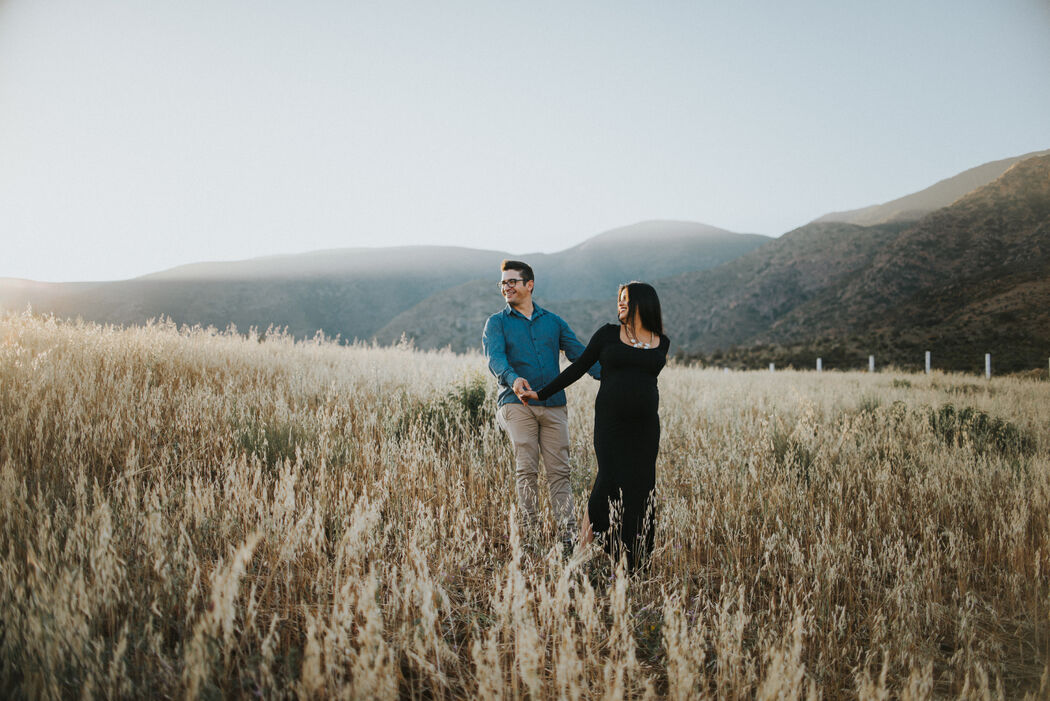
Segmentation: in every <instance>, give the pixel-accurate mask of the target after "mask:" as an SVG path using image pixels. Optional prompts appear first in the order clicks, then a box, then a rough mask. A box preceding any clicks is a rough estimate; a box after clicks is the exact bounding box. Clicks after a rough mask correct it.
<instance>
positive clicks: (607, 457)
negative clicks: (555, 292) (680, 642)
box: [482, 260, 670, 569]
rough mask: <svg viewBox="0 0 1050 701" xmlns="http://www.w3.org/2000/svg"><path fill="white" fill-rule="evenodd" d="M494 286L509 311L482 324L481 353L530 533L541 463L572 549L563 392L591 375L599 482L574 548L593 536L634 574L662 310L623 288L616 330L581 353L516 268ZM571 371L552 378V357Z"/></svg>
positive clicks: (651, 296) (648, 503) (648, 535)
mask: <svg viewBox="0 0 1050 701" xmlns="http://www.w3.org/2000/svg"><path fill="white" fill-rule="evenodd" d="M500 267H501V270H502V273H503V275H502V279H501V280H500V283H499V286H500V290H501V291H502V293H503V297H504V299H505V300H506V301H507V306H506V307H505V308H504V309H503V310H502V311H500V312H498V313H496V314H493V315H492V316H491V317H489V319H488V321H487V322H486V324H485V331H484V334H483V336H482V344H483V347H484V350H485V355H486V357H487V358H488V366H489V370H490V371H491V372H492V374H493V375H495V376H496V379H497V381H498V383H499V388H500V392H499V399H498V404H499V407H498V410H497V413H496V417H497V421H498V422H499V424H500V426H501V427H502V428H503V429H504V430H505V431H506V432H507V435H508V436H509V437H510V440H511V443H512V444H513V446H514V458H515V472H516V481H517V492H518V504H519V506H520V508H521V512H522V516H523V519H524V521H525V525H526V527H527V528H536V527H537V508H536V491H537V477H538V474H539V458H540V454H541V453H542V455H543V464H544V468H545V470H546V472H547V482H548V486H549V488H550V501H551V507H552V509H553V511H554V516H555V518H556V519H557V521H558V527H559V530H560V533H561V538H562V541H563V542H564V543H565V545H566V548H567V549H571V548H572V546H573V542H574V540H575V539H576V536H575V535H574V523H573V522H574V520H575V512H574V507H573V499H572V490H571V488H570V485H569V423H568V412H567V409H566V406H565V391H564V390H565V388H566V387H568V386H569V385H571V384H572V383H573V382H575V381H576V380H578V379H580V378H581V377H583V375H584V374H587V373H589V374H590V375H591V376H592V377H594V378H595V379H596V380H599V381H600V382H601V387H600V388H599V390H598V396H597V397H596V398H595V400H594V453H595V456H596V458H597V461H598V475H597V477H596V478H595V480H594V486H593V487H592V489H591V494H590V498H589V499H588V501H587V509H586V510H585V511H584V514H583V518H582V523H581V524H580V530H579V536H578V540H579V543H581V544H586V543H589V542H590V541H591V540H592V539H593V538H594V537H595V536H599V537H600V538H602V539H603V540H604V544H605V546H606V549H607V550H609V552H610V553H612V554H613V556H614V557H619V555H620V554H621V553H622V554H623V555H625V556H626V558H627V564H628V567H630V568H632V569H633V568H636V567H638V566H639V565H641V564H642V563H643V562H644V560H645V557H646V555H647V554H648V553H649V552H650V551H651V550H652V545H653V515H654V513H653V506H654V504H653V490H654V488H655V486H656V455H657V452H658V450H659V445H660V417H659V415H658V413H657V410H658V408H659V403H660V394H659V391H658V390H657V386H656V378H657V376H658V375H659V374H660V370H661V369H663V367H664V364H665V363H666V361H667V349H668V347H669V345H670V342H669V339H668V338H667V336H665V335H664V332H663V322H662V318H661V314H660V300H659V298H658V297H657V295H656V290H654V289H653V287H652V286H651V285H648V284H646V283H644V282H629V283H627V284H625V285H621V286H620V289H619V293H618V296H617V318H618V319H619V323H618V324H606V325H605V326H602V327H601V328H599V329H598V330H597V331H596V332H595V333H594V335H593V336H592V337H591V340H590V342H589V343H588V344H587V346H586V347H584V345H583V344H582V343H580V341H579V340H578V339H577V338H576V335H575V334H574V333H573V332H572V329H571V328H569V325H568V324H566V323H565V321H563V320H562V319H561V317H559V316H558V315H557V314H554V313H552V312H549V311H547V310H546V309H543V308H541V307H540V306H539V305H537V304H536V303H535V302H533V299H532V293H533V289H534V288H535V284H536V283H535V276H534V275H533V271H532V268H531V267H530V266H529V265H528V264H526V263H523V262H521V261H514V260H505V261H503V263H502V265H501V266H500ZM560 351H565V355H566V357H568V359H569V360H570V361H572V364H571V365H569V367H567V368H566V369H565V370H564V371H563V372H561V373H560V374H559V372H558V369H559V362H558V356H559V352H560Z"/></svg>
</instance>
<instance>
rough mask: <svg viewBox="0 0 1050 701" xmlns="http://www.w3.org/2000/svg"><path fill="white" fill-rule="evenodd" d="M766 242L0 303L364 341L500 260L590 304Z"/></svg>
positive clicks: (688, 228)
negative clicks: (621, 288)
mask: <svg viewBox="0 0 1050 701" xmlns="http://www.w3.org/2000/svg"><path fill="white" fill-rule="evenodd" d="M767 241H769V238H768V237H765V236H757V235H749V234H734V233H731V232H728V231H724V230H721V229H716V228H714V227H709V226H706V225H703V224H694V223H689V222H643V223H640V224H636V225H633V226H631V227H624V228H623V229H618V230H614V231H611V232H606V233H605V234H601V235H599V236H596V237H594V238H593V239H590V240H589V241H586V242H584V243H583V244H580V245H579V246H576V247H574V248H570V249H568V250H566V251H562V252H560V253H553V254H530V255H523V256H518V255H513V256H512V255H511V254H509V253H506V252H503V251H490V250H477V249H467V248H455V247H439V246H415V247H400V248H356V249H339V250H333V251H317V252H312V253H305V254H300V255H291V256H272V257H268V258H259V259H254V260H246V261H234V262H225V263H199V264H194V265H189V266H181V267H179V268H173V269H171V270H166V271H162V272H159V273H154V274H152V275H147V276H144V277H141V278H136V279H133V280H124V281H119V282H102V283H66V284H48V283H32V282H29V281H16V280H0V307H2V308H8V309H24V308H25V306H26V305H27V304H31V305H32V306H33V308H34V310H36V311H42V312H53V313H55V314H56V315H58V316H60V317H77V316H79V317H83V318H84V319H89V320H93V321H99V322H104V323H116V324H136V323H143V322H145V321H146V320H148V319H150V318H155V317H158V316H161V315H164V316H169V317H171V318H172V319H173V320H174V321H175V322H176V323H179V324H200V325H202V326H216V327H218V328H225V327H226V326H227V325H229V324H231V323H232V324H235V325H236V326H237V327H238V328H240V329H242V330H245V329H247V328H249V327H251V326H255V327H259V328H266V327H267V326H270V325H275V326H286V327H288V330H289V331H290V332H291V333H292V334H294V335H295V336H298V337H303V336H312V335H313V334H314V333H315V332H316V331H318V330H323V331H324V332H325V333H326V334H327V335H329V336H335V335H337V334H338V335H341V336H342V337H344V338H355V337H356V338H366V339H367V338H372V337H373V336H374V335H375V334H376V333H377V332H378V331H380V330H381V329H383V328H384V327H386V326H389V325H390V322H391V320H392V319H394V318H396V317H397V316H398V315H399V314H401V313H403V312H406V311H407V310H410V309H412V308H413V307H414V306H415V305H417V304H419V303H420V302H422V301H424V300H427V299H428V298H431V297H432V296H434V295H438V296H437V297H436V298H435V299H436V300H438V301H440V300H441V299H442V296H441V294H439V293H444V291H446V290H451V289H455V288H457V287H459V286H461V285H464V284H465V283H468V282H470V281H472V280H477V279H479V278H484V279H486V280H489V281H495V280H496V279H498V277H499V274H498V266H499V262H500V261H501V260H502V259H503V258H511V257H513V258H524V259H525V260H527V261H529V262H530V263H531V264H532V265H533V266H534V268H535V269H536V272H537V276H538V278H539V279H538V281H537V283H538V284H539V285H541V286H542V289H543V296H544V298H546V299H565V298H567V297H587V296H593V297H598V296H606V295H609V294H615V285H616V283H618V282H621V281H623V280H625V279H628V278H629V277H632V276H634V277H642V276H648V277H653V276H660V275H668V274H673V273H677V272H682V271H685V270H700V269H704V268H708V267H712V266H715V265H718V264H720V263H722V262H725V261H726V260H730V259H732V258H735V257H737V256H739V255H740V254H742V253H745V252H747V251H750V250H753V249H754V248H756V247H758V246H760V245H762V244H764V243H765V242H767ZM654 247H655V248H654ZM654 251H657V252H662V254H661V253H656V252H654ZM490 287H491V289H490ZM610 289H612V290H613V292H611V293H610V292H609V290H610ZM485 290H486V292H485V293H484V294H483V295H482V299H486V300H488V303H489V306H490V307H491V306H496V307H498V306H499V304H500V297H499V295H498V293H497V292H496V289H495V285H494V284H491V283H486V286H485ZM490 313H491V312H490ZM443 323H444V316H442V317H440V319H438V320H437V324H436V326H435V328H436V329H437V330H436V331H434V333H433V334H432V335H433V337H434V338H438V337H440V336H441V333H440V327H441V325H442V324H443ZM403 331H404V329H401V330H397V331H391V332H384V334H383V338H384V339H385V340H386V339H393V340H397V338H398V337H400V335H401V333H402V332H403ZM427 345H428V346H432V345H433V343H431V342H429V341H428V342H427Z"/></svg>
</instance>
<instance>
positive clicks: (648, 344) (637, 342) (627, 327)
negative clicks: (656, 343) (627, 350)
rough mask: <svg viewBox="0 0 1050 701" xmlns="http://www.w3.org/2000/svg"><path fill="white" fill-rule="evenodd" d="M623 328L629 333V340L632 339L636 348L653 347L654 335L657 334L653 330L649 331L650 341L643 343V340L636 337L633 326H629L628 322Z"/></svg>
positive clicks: (631, 341) (632, 343)
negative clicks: (632, 331)
mask: <svg viewBox="0 0 1050 701" xmlns="http://www.w3.org/2000/svg"><path fill="white" fill-rule="evenodd" d="M623 330H624V332H625V333H626V334H627V340H628V341H630V343H631V345H632V346H634V347H635V348H652V347H653V340H654V338H653V337H654V335H655V334H653V332H652V331H650V332H649V342H648V343H642V342H641V341H639V340H638V339H637V338H635V337H634V334H632V333H631V327H629V326H628V325H627V324H624V325H623Z"/></svg>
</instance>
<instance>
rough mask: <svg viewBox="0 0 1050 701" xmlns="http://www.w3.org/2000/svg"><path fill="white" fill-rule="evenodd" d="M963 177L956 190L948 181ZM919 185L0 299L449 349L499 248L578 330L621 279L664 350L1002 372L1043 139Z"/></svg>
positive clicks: (21, 285)
mask: <svg viewBox="0 0 1050 701" xmlns="http://www.w3.org/2000/svg"><path fill="white" fill-rule="evenodd" d="M1041 153H1044V154H1050V151H1048V152H1041ZM1004 164H1008V165H1006V166H1004ZM1000 169H1003V170H1002V172H1001V173H1000V174H999V175H998V176H997V177H995V178H992V179H990V180H988V179H987V178H988V176H989V174H990V173H994V172H997V171H999V170H1000ZM964 176H965V177H964ZM977 181H983V182H980V184H979V186H978V187H976V188H974V189H972V190H971V191H969V192H968V193H965V194H963V195H962V196H958V197H956V196H955V192H954V190H953V188H958V187H959V186H960V183H972V182H977ZM930 192H934V194H935V195H936V197H940V198H947V197H949V196H951V197H953V199H952V202H951V203H950V204H949V205H947V206H944V207H940V208H938V209H936V210H935V211H932V212H930V213H927V214H925V216H923V217H922V218H921V219H919V220H918V221H907V220H895V215H893V214H892V211H898V210H893V208H890V209H884V210H883V211H882V214H880V215H879V216H880V217H882V218H883V219H887V221H882V222H880V223H877V224H873V225H867V226H862V225H859V224H856V223H850V222H844V221H831V220H828V217H834V216H835V215H828V217H822V218H821V219H819V220H816V221H814V222H812V223H810V224H807V225H805V226H803V227H800V228H798V229H795V230H793V231H791V232H788V233H786V234H784V235H783V236H781V237H780V238H777V239H769V238H767V237H761V236H754V235H744V234H733V233H731V232H726V231H724V230H720V229H717V228H715V227H709V226H706V225H702V224H694V223H689V222H666V221H665V222H659V221H657V222H640V223H638V224H634V225H631V226H628V227H621V228H620V229H615V230H612V231H609V232H606V233H604V234H601V235H598V236H595V237H593V238H592V239H589V240H588V241H585V242H584V243H582V244H580V245H578V246H574V247H572V248H570V249H567V250H565V251H561V252H559V253H554V254H531V255H530V254H523V255H510V254H507V253H503V252H500V251H483V250H477V249H457V248H453V247H414V248H408V249H346V250H339V251H318V252H314V253H310V254H303V255H302V256H287V257H280V256H279V257H270V258H265V259H256V260H254V261H241V262H238V263H235V264H200V265H196V266H183V267H181V268H177V269H173V270H170V271H163V272H161V273H157V274H154V275H150V276H145V277H143V278H137V279H135V280H128V281H122V282H116V283H69V284H65V285H47V284H45V283H32V282H28V281H11V280H7V281H4V280H0V306H4V307H7V308H18V309H20V308H24V306H25V304H26V303H27V302H28V303H32V304H33V307H34V309H35V310H37V311H45V312H46V311H54V312H55V313H56V314H58V315H59V316H82V317H84V318H86V319H93V320H97V321H103V322H111V323H123V324H127V323H141V322H143V321H145V320H146V319H148V318H151V317H156V316H160V315H168V316H171V317H172V318H173V319H174V320H175V321H176V322H178V323H190V324H202V325H214V326H217V327H220V328H224V327H225V326H226V325H227V324H229V323H234V324H236V325H237V327H238V328H240V329H242V330H244V329H247V328H248V327H249V326H256V327H259V328H265V327H266V326H269V325H271V324H273V325H277V326H287V327H288V328H289V330H290V331H291V332H292V333H293V334H295V335H296V336H300V337H302V336H310V335H313V333H314V332H315V331H316V330H317V329H324V331H325V333H326V334H328V335H335V334H340V335H342V336H343V337H344V338H353V337H358V338H373V337H374V338H375V339H377V340H378V341H380V342H382V343H394V342H397V341H398V340H399V339H400V338H401V337H402V336H404V337H407V338H411V339H413V341H414V343H415V344H416V345H417V346H419V347H424V348H440V347H446V346H448V347H451V348H452V349H454V350H457V351H462V350H467V349H470V348H478V347H479V346H480V338H481V329H482V327H483V325H484V321H485V319H486V318H487V317H488V316H489V315H490V314H492V313H493V312H495V311H498V310H499V309H501V308H502V306H503V302H502V298H501V296H500V294H499V291H498V289H497V288H496V285H495V280H496V278H497V276H498V273H497V266H498V263H499V261H500V260H501V259H502V258H504V257H511V258H521V259H524V260H526V261H528V262H530V263H531V264H532V265H533V266H534V268H535V269H536V275H537V283H536V300H537V302H538V303H539V304H540V305H542V306H545V307H547V308H548V309H550V310H552V311H554V312H556V313H558V314H559V315H561V316H562V317H563V318H565V319H566V320H567V321H568V322H569V323H570V325H572V326H573V328H574V329H575V330H576V332H577V334H578V335H579V336H580V338H581V340H584V341H585V340H586V339H587V338H588V337H589V335H590V333H591V332H592V331H593V330H594V329H595V328H596V327H597V326H599V325H600V324H602V323H606V322H608V321H613V320H614V318H615V306H614V305H615V293H616V285H617V283H620V282H625V281H627V280H629V279H632V278H633V279H645V280H647V281H650V282H654V283H655V284H656V286H657V288H658V289H659V291H660V294H661V298H662V300H663V304H664V315H665V322H666V326H667V328H668V330H669V333H670V334H671V335H672V337H673V339H674V347H673V350H674V351H675V352H676V353H678V354H679V355H686V356H691V357H696V358H700V359H702V360H705V361H707V362H712V363H717V364H731V365H738V366H741V365H746V366H751V367H755V366H761V365H764V364H765V363H767V362H770V361H774V362H777V363H778V364H784V363H789V364H794V365H798V366H804V367H812V364H813V361H814V360H815V358H816V357H817V356H818V355H819V356H821V357H823V358H825V367H835V366H836V365H838V366H841V367H847V366H849V367H858V366H861V365H863V363H864V361H865V360H866V357H867V354H868V353H875V354H877V356H878V362H879V364H880V365H882V364H885V363H896V364H898V365H902V366H911V367H914V366H915V365H916V364H918V363H919V362H920V360H921V353H922V350H925V349H931V350H934V352H935V357H936V358H937V359H938V361H939V363H938V364H937V366H938V367H945V368H954V369H969V370H974V369H978V367H979V363H980V362H981V360H980V359H981V358H983V353H984V352H986V351H987V352H992V353H993V354H994V356H995V361H994V362H995V363H996V367H997V369H998V370H1011V369H1025V368H1031V367H1045V362H1046V356H1047V355H1048V352H1050V282H1048V281H1050V155H1042V156H1035V157H1032V158H1027V159H1020V160H1019V159H1004V160H1003V161H997V162H995V163H992V164H985V165H984V166H980V167H978V168H974V169H971V170H969V171H966V173H963V174H960V176H957V177H956V178H950V179H948V180H946V181H942V183H938V184H937V185H935V186H933V187H931V188H927V190H924V191H923V193H926V194H927V195H929V194H930ZM920 194H922V193H916V195H920ZM924 198H925V200H923V201H926V202H930V201H932V200H931V199H930V197H927V196H926V195H924ZM907 199H908V198H901V200H897V201H895V202H901V201H904V200H907ZM921 199H923V198H919V199H917V200H915V201H919V200H921ZM934 199H936V198H934ZM890 204H892V203H890ZM879 207H886V206H883V205H880V206H879ZM877 209H878V207H875V208H866V209H865V210H863V211H867V212H869V214H870V213H871V212H875V210H877ZM891 210H892V211H891ZM858 211H861V210H858ZM901 211H902V210H901ZM912 211H914V210H912ZM224 266H225V267H224ZM338 271H343V272H338ZM346 271H350V272H346Z"/></svg>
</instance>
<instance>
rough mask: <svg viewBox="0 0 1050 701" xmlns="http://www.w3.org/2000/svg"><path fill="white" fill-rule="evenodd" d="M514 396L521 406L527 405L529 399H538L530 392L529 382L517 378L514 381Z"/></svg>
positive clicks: (522, 378)
mask: <svg viewBox="0 0 1050 701" xmlns="http://www.w3.org/2000/svg"><path fill="white" fill-rule="evenodd" d="M513 389H514V394H515V395H516V396H517V397H518V399H519V400H520V401H521V403H522V404H528V403H529V400H530V399H537V400H538V399H539V397H538V396H536V393H535V392H534V391H532V387H531V386H530V385H529V381H528V380H526V379H525V378H524V377H519V378H518V379H516V380H514V387H513Z"/></svg>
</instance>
